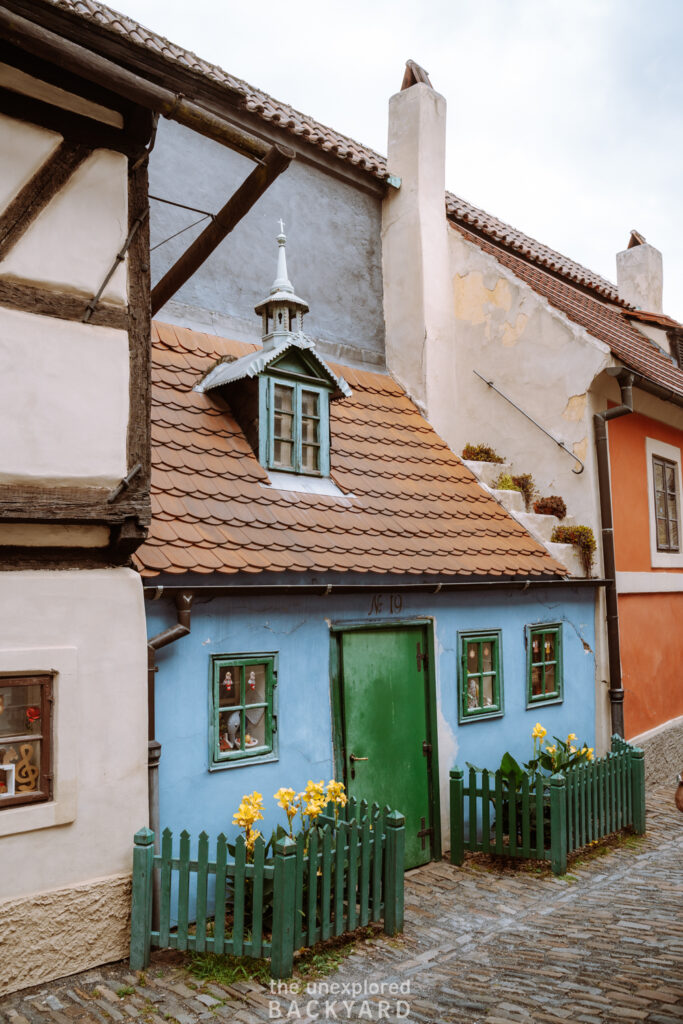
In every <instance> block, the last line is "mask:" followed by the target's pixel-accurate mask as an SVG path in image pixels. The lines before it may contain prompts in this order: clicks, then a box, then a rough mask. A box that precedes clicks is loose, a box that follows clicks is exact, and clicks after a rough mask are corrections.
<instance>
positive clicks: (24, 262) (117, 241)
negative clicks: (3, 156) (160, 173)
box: [0, 137, 128, 304]
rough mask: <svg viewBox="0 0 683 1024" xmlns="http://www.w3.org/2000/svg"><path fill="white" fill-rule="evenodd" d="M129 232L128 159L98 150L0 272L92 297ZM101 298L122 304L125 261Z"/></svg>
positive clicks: (124, 300)
mask: <svg viewBox="0 0 683 1024" xmlns="http://www.w3.org/2000/svg"><path fill="white" fill-rule="evenodd" d="M1 141H2V145H3V147H4V145H5V141H4V137H3V138H2V140H1ZM17 173H19V172H18V171H17ZM127 234H128V160H127V158H126V157H125V156H124V155H123V154H122V153H114V152H112V151H111V150H105V149H96V150H95V151H94V153H92V154H91V155H90V156H89V157H88V158H87V159H86V160H85V161H84V162H83V163H82V164H81V166H80V167H79V168H78V170H76V171H75V173H74V174H73V175H72V176H71V177H70V178H69V180H68V182H67V183H66V184H65V186H64V187H63V188H62V189H61V190H60V191H59V192H58V193H57V195H56V196H55V197H54V199H52V201H51V202H50V203H48V205H47V206H46V207H45V209H44V210H43V211H42V212H41V213H40V214H39V215H38V217H37V218H36V219H35V221H34V222H33V223H32V224H31V226H30V227H29V229H28V230H27V231H26V233H25V234H24V235H23V236H22V237H21V238H20V239H19V241H18V242H17V244H16V245H15V246H14V247H13V248H12V249H11V251H10V252H9V254H8V255H7V257H6V258H5V259H4V260H2V261H0V274H6V275H10V276H12V277H16V278H21V279H23V280H29V281H35V282H37V283H40V284H42V285H47V286H50V285H53V286H56V285H58V286H59V287H61V288H66V289H71V290H73V291H76V292H81V293H84V294H86V295H93V294H95V293H96V292H97V291H98V290H99V288H100V286H101V284H102V282H103V281H104V278H105V277H106V275H107V273H108V272H109V270H110V268H111V266H112V263H113V261H114V257H115V256H116V254H117V253H118V252H119V251H120V250H121V248H122V246H123V243H124V242H125V240H126V237H127ZM103 298H105V299H108V300H110V301H112V302H118V303H120V304H125V303H126V301H127V268H126V260H123V262H122V263H121V264H119V267H118V269H117V270H116V272H115V274H114V276H113V277H112V279H111V280H110V281H109V284H108V285H107V287H106V289H105V291H104V293H103Z"/></svg>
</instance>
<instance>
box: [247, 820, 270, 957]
mask: <svg viewBox="0 0 683 1024" xmlns="http://www.w3.org/2000/svg"><path fill="white" fill-rule="evenodd" d="M265 857H266V844H265V843H264V841H263V836H259V837H258V838H257V840H256V842H255V843H254V874H253V876H252V878H253V881H252V896H251V949H250V953H251V956H261V945H262V939H263V865H264V862H265Z"/></svg>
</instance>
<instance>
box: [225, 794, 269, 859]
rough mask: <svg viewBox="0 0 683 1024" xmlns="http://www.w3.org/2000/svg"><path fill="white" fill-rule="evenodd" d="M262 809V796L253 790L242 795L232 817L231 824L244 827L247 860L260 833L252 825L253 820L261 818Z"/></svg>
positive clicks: (260, 819)
mask: <svg viewBox="0 0 683 1024" xmlns="http://www.w3.org/2000/svg"><path fill="white" fill-rule="evenodd" d="M262 811H263V797H262V795H261V794H260V793H257V792H256V790H254V792H253V793H249V794H248V795H247V796H243V797H242V802H241V804H240V805H239V807H238V808H237V810H236V811H235V814H234V815H233V818H232V823H233V825H239V827H240V828H243V829H244V838H245V840H246V843H247V860H249V859H250V858H251V857H252V856H253V853H254V846H255V844H256V840H257V839H258V837H259V836H260V835H261V833H260V832H259V830H258V829H255V828H254V827H253V826H254V824H255V822H257V821H262V820H263V814H262Z"/></svg>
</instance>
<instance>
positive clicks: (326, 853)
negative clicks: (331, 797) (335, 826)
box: [320, 825, 332, 939]
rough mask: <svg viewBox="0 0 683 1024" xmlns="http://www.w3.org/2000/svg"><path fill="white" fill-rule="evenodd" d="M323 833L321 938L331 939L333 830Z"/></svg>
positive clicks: (327, 826) (326, 826) (325, 829)
mask: <svg viewBox="0 0 683 1024" xmlns="http://www.w3.org/2000/svg"><path fill="white" fill-rule="evenodd" d="M322 831H323V853H322V878H321V881H320V938H321V939H329V937H330V931H331V929H330V899H331V895H332V829H331V828H330V826H329V825H325V828H324V829H323V830H322Z"/></svg>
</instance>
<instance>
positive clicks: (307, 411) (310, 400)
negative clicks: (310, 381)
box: [301, 390, 320, 416]
mask: <svg viewBox="0 0 683 1024" xmlns="http://www.w3.org/2000/svg"><path fill="white" fill-rule="evenodd" d="M319 407H320V395H318V394H317V393H316V392H315V391H304V390H302V392H301V415H302V416H319V415H320V412H319Z"/></svg>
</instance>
